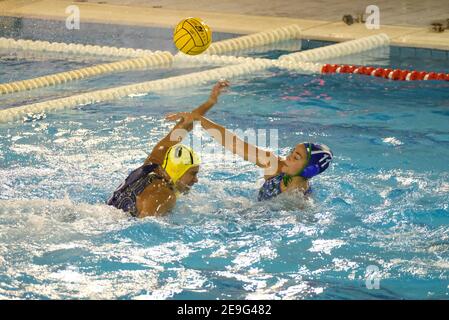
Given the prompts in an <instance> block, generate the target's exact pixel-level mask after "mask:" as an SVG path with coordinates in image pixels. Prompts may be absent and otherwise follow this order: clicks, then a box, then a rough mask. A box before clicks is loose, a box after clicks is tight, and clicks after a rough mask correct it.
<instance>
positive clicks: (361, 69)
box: [321, 64, 449, 81]
mask: <svg viewBox="0 0 449 320" xmlns="http://www.w3.org/2000/svg"><path fill="white" fill-rule="evenodd" d="M321 73H355V74H364V75H367V76H373V77H380V78H385V79H390V80H399V81H414V80H442V81H449V73H436V72H426V71H410V70H401V69H394V70H393V69H389V68H386V69H385V68H374V67H365V66H351V65H347V64H325V65H324V66H323V67H322V68H321Z"/></svg>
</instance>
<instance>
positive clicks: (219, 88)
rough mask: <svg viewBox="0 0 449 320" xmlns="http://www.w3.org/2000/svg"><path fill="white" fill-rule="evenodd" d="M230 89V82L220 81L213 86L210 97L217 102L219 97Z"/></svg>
mask: <svg viewBox="0 0 449 320" xmlns="http://www.w3.org/2000/svg"><path fill="white" fill-rule="evenodd" d="M227 87H229V81H228V80H220V81H218V82H217V84H216V85H215V86H213V88H212V91H211V93H210V97H211V98H212V99H214V100H217V98H218V96H219V95H220V94H221V93H222V92H223V91H224V90H225V89H226V88H227Z"/></svg>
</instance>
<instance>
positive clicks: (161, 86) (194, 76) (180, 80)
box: [0, 59, 273, 122]
mask: <svg viewBox="0 0 449 320" xmlns="http://www.w3.org/2000/svg"><path fill="white" fill-rule="evenodd" d="M256 60H257V61H251V62H248V63H244V64H239V65H232V66H227V67H222V68H216V69H212V70H206V71H201V72H195V73H190V74H186V75H182V76H176V77H170V78H166V79H160V80H153V81H147V82H142V83H137V84H132V85H126V86H120V87H116V88H110V89H104V90H97V91H92V92H87V93H84V94H79V95H74V96H70V97H66V98H60V99H55V100H50V101H44V102H39V103H33V104H29V105H25V106H21V107H15V108H9V109H5V110H0V122H10V121H15V120H19V119H21V118H22V119H23V118H26V117H27V116H29V115H32V114H41V113H45V112H49V111H55V110H62V109H66V108H73V107H76V106H82V105H87V104H90V103H95V102H104V101H111V100H114V99H119V98H123V97H126V96H129V95H133V94H145V93H148V92H158V91H163V90H170V89H174V88H183V87H189V86H192V85H198V84H203V83H206V82H209V81H217V80H219V79H222V78H234V77H237V76H241V75H245V74H249V73H253V72H256V71H261V70H264V69H266V68H268V67H270V66H272V65H273V63H272V61H271V60H268V59H256Z"/></svg>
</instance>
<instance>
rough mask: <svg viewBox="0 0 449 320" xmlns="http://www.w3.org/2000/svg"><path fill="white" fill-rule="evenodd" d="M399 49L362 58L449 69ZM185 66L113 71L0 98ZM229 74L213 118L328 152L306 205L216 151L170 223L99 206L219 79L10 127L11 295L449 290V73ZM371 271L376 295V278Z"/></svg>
mask: <svg viewBox="0 0 449 320" xmlns="http://www.w3.org/2000/svg"><path fill="white" fill-rule="evenodd" d="M166 38H167V39H168V38H169V36H167V37H166ZM93 39H95V37H94V38H93ZM69 40H70V39H67V41H69ZM308 45H311V43H310V42H307V41H305V42H304V46H303V47H306V49H307V46H308ZM321 45H323V44H321ZM402 49H404V48H402ZM404 50H405V49H404ZM399 51H400V50H399V49H397V48H391V50H390V51H387V52H379V53H376V54H373V53H367V54H364V55H359V56H358V57H356V58H357V59H358V60H359V61H365V62H369V63H371V64H373V65H392V66H399V67H401V68H410V69H413V68H416V69H423V68H424V69H425V70H438V71H439V70H441V71H445V72H449V67H448V60H447V59H445V58H444V55H443V54H442V55H439V54H440V52H438V53H437V54H438V56H431V55H429V56H427V55H426V56H425V57H423V56H420V55H419V53H418V55H417V53H416V51H415V53H414V54H415V55H414V56H413V55H410V54H408V55H407V56H401V55H402V53H401V52H399ZM280 54H282V51H271V52H268V53H263V54H260V55H263V56H266V57H271V58H276V57H277V56H279V55H280ZM3 57H4V56H3ZM446 57H447V55H446ZM43 61H44V63H47V66H48V70H47V71H49V72H51V71H56V69H54V70H53V69H51V68H52V64H51V63H50V62H45V59H44V60H43ZM60 62H61V63H62V65H63V66H62V68H71V67H72V66H71V65H70V61H68V62H67V65H64V62H63V61H60ZM337 62H338V61H337ZM85 63H93V62H92V61H90V62H85ZM25 65H26V66H27V71H26V72H32V71H33V70H32V69H33V68H39V65H40V64H39V63H36V64H35V63H33V62H32V61H31V62H30V60H22V59H16V58H14V57H12V58H10V59H2V56H0V66H1V68H2V70H7V69H8V68H9V69H8V70H12V69H15V70H21V66H25ZM30 68H31V69H30ZM184 72H187V71H186V70H184V71H182V70H156V71H154V72H153V71H148V72H146V73H127V74H123V75H119V76H117V75H113V76H111V75H109V76H104V77H101V78H99V79H93V80H91V82H89V84H86V83H83V82H77V83H71V84H67V85H65V86H60V87H55V88H47V89H43V90H38V91H37V92H28V93H26V94H22V95H19V94H18V95H12V96H7V97H6V96H5V97H1V98H0V99H2V100H0V101H1V102H2V104H3V105H4V106H11V105H21V104H24V103H29V102H30V101H39V100H40V99H50V98H52V97H56V96H60V95H61V93H60V92H61V91H64V92H65V93H66V94H69V93H74V92H82V91H86V90H87V91H88V90H89V89H90V90H92V88H100V87H113V86H118V85H121V84H123V83H128V82H132V81H131V80H133V79H134V81H144V80H148V79H156V78H158V77H164V76H167V75H168V74H170V75H173V74H178V73H184ZM8 77H9V75H8V74H7V72H3V73H0V82H5V81H8V80H7V78H8ZM231 83H232V87H231V89H230V91H229V92H228V93H226V94H223V96H222V97H221V98H220V102H219V103H218V104H217V105H216V106H215V107H214V109H213V110H211V112H210V113H209V116H210V118H211V119H213V120H215V121H217V122H219V123H221V124H223V125H225V126H226V127H228V128H231V129H241V130H245V129H254V130H257V129H263V130H269V129H277V130H278V134H279V148H278V149H279V150H277V151H278V152H279V153H280V154H281V155H286V154H287V152H288V151H289V150H290V148H291V147H293V146H294V145H295V144H296V143H298V142H302V141H315V142H322V143H325V144H327V145H328V146H330V147H331V148H332V150H333V152H334V155H335V158H334V160H335V161H334V163H333V164H332V166H331V167H330V169H328V170H327V171H326V172H325V173H324V174H323V175H321V176H318V177H316V178H314V179H313V180H312V186H313V190H314V193H313V196H312V197H311V199H303V198H302V197H300V196H299V195H297V196H290V197H284V196H281V197H280V198H278V199H276V201H273V202H271V203H258V202H257V201H256V196H257V191H258V188H259V186H260V185H261V183H262V180H261V177H262V172H260V171H259V170H258V169H256V168H255V167H254V166H253V165H251V164H249V163H246V162H244V161H241V160H239V159H235V158H233V157H232V156H231V155H229V154H226V155H224V156H217V155H214V154H212V153H211V152H206V151H204V152H203V153H202V161H203V165H202V169H201V172H200V176H199V180H200V181H199V183H198V184H197V185H196V186H195V187H194V189H193V191H192V192H191V193H190V194H189V195H187V196H184V197H182V198H180V200H179V202H178V204H177V206H176V209H175V210H174V212H172V213H171V214H169V215H167V216H166V217H163V218H145V219H141V220H136V219H134V218H130V217H128V216H127V215H126V214H124V213H123V212H121V211H119V210H116V209H114V208H111V207H108V206H106V205H105V204H104V202H105V200H106V199H107V198H108V197H109V195H110V194H111V192H112V191H113V190H114V189H115V187H116V186H117V185H118V184H119V183H120V182H121V180H122V179H123V178H125V177H126V175H127V173H128V172H129V171H130V170H132V169H134V168H136V167H137V166H139V165H140V164H142V162H143V160H144V159H145V158H146V155H147V153H148V152H149V151H150V150H151V148H152V147H153V146H154V145H155V144H156V143H157V141H158V140H159V139H161V138H162V137H163V136H164V135H165V134H166V133H167V132H168V131H169V129H170V127H171V125H172V124H171V123H168V122H166V121H164V120H163V119H164V114H165V113H168V112H174V111H182V110H191V109H192V108H194V107H195V106H197V105H199V104H200V103H202V102H203V101H204V100H205V99H206V98H207V96H208V94H209V90H210V87H211V86H212V83H210V84H207V85H204V86H200V87H195V88H187V89H182V90H176V91H167V92H165V93H163V94H152V93H150V94H148V95H145V96H139V97H128V98H125V99H121V100H117V101H114V102H108V103H99V104H95V105H89V106H84V107H80V108H76V109H73V110H65V111H61V112H58V113H49V114H47V115H46V117H44V118H42V119H40V120H33V119H25V120H24V121H20V122H16V123H10V124H0V137H1V139H0V186H1V189H0V298H28V299H49V298H50V299H65V298H76V299H78V298H80V299H95V298H98V299H415V298H418V299H447V297H448V294H449V288H448V286H449V226H448V225H449V207H448V203H449V196H448V195H449V172H448V169H447V168H448V166H447V159H448V158H449V132H448V129H447V128H448V126H447V123H448V120H449V118H448V117H449V83H448V82H437V81H428V82H392V81H386V80H384V79H378V78H371V77H362V76H357V75H318V76H308V75H307V76H306V75H300V74H296V73H290V72H286V71H282V70H277V69H272V70H268V71H264V72H259V73H257V74H252V75H248V76H246V77H241V78H236V79H232V80H231ZM194 134H195V135H197V136H200V135H202V136H203V138H204V146H206V147H211V146H213V145H214V142H213V141H212V140H210V139H209V138H208V137H207V135H205V134H204V133H201V130H199V129H198V130H196V131H195V133H194ZM372 269H376V270H378V272H377V279H378V284H379V286H378V289H376V288H377V286H375V288H373V289H369V288H368V287H369V286H368V287H367V282H366V280H367V270H372ZM368 282H369V284H373V283H374V284H376V282H375V281H368Z"/></svg>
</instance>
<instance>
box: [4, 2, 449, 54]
mask: <svg viewBox="0 0 449 320" xmlns="http://www.w3.org/2000/svg"><path fill="white" fill-rule="evenodd" d="M99 2H100V3H95V2H87V1H65V0H3V1H1V0H0V15H3V16H15V17H28V18H38V19H55V20H65V19H66V18H67V17H68V16H69V14H67V13H66V12H65V11H66V8H67V7H68V6H69V5H76V6H78V7H79V9H80V16H81V28H82V23H83V22H99V23H112V24H124V25H136V26H150V27H151V26H153V27H154V26H157V27H174V26H175V25H176V23H177V22H179V21H180V20H181V19H183V18H185V17H188V16H196V17H201V18H202V19H203V20H205V21H207V23H208V25H209V26H210V27H211V28H212V30H213V31H218V32H230V33H238V34H248V33H254V32H259V31H264V30H270V29H273V28H276V27H281V26H286V25H291V24H297V25H299V27H300V28H301V29H302V32H301V37H302V38H304V39H316V40H327V41H346V40H352V39H357V38H361V37H365V36H369V35H374V34H378V33H386V34H387V35H388V36H389V37H390V39H391V44H392V45H396V46H407V47H419V48H432V49H443V50H449V30H445V31H444V32H441V33H436V32H432V31H431V30H430V26H429V25H427V23H430V22H429V21H430V19H431V18H432V17H434V18H435V19H436V18H440V19H441V18H442V17H445V15H446V14H447V17H446V18H448V19H449V5H448V4H447V1H444V0H442V1H438V0H434V1H429V2H425V5H426V6H427V7H430V9H431V10H430V11H429V10H427V11H426V10H424V9H419V8H420V7H414V8H415V11H413V10H411V11H410V10H409V11H410V14H412V16H410V14H409V15H408V16H407V15H406V17H407V19H405V18H404V15H403V14H402V15H400V14H399V13H398V16H396V18H397V20H398V21H400V22H401V25H400V26H399V25H381V26H380V29H377V30H369V29H367V28H366V27H365V25H364V24H361V23H355V24H353V25H350V26H348V25H346V24H345V23H343V22H342V21H341V17H342V16H343V14H352V15H355V14H356V12H355V10H348V9H347V7H345V6H342V1H340V3H339V4H337V5H335V7H334V4H332V1H329V0H324V1H319V0H317V1H315V2H317V3H320V5H324V6H326V5H327V6H328V7H329V8H332V9H330V10H331V11H332V15H330V14H327V15H325V14H324V15H319V12H318V11H320V10H321V8H320V7H315V11H313V10H312V9H313V8H312V9H311V7H310V6H311V1H305V3H306V5H308V7H307V6H306V7H303V8H304V10H306V9H307V10H309V11H310V12H316V14H315V15H313V14H308V16H309V17H313V18H315V19H314V20H311V19H298V18H295V16H301V14H300V13H296V14H295V12H296V11H298V7H299V9H301V8H302V7H300V5H299V4H298V2H297V1H295V0H287V1H283V0H280V2H282V4H283V5H282V6H279V7H282V10H283V11H282V12H281V13H279V10H277V8H278V6H275V4H276V3H277V2H276V1H271V2H269V1H265V0H261V1H254V0H253V1H250V0H242V2H241V3H240V2H226V1H225V2H223V1H222V2H219V1H214V0H209V1H203V0H196V1H191V0H186V1H182V2H181V1H146V2H145V1H139V0H134V1H121V4H110V2H117V3H119V1H115V0H112V1H108V3H104V2H106V1H104V2H101V1H99ZM347 2H348V3H350V1H343V3H344V4H345V3H347ZM380 2H382V3H384V2H385V1H380ZM402 2H404V0H402V1H398V2H395V5H396V6H399V7H400V8H402V9H403V7H401V6H400V4H401V3H402ZM406 2H407V3H409V2H412V3H413V2H416V4H417V5H418V4H419V3H420V2H419V1H415V0H410V1H406ZM444 2H446V4H444ZM193 3H195V4H193ZM230 3H231V5H230ZM441 3H442V4H443V6H439V4H441ZM220 5H221V6H222V7H220ZM223 5H227V7H223ZM288 5H290V7H291V10H289V7H288ZM395 5H391V4H390V5H389V7H385V8H387V9H388V13H386V14H385V15H386V17H385V18H386V20H387V21H394V19H393V18H394V17H395V16H394V15H392V14H391V11H394V10H399V9H400V8H399V9H394V6H395ZM239 6H240V7H239ZM270 6H271V7H270ZM301 6H302V4H301ZM385 6H387V4H385ZM421 6H422V3H421ZM379 7H380V10H381V23H382V17H383V16H382V10H383V9H382V8H384V7H382V5H379ZM187 8H191V10H187ZM195 8H201V10H195ZM242 8H243V9H242ZM270 8H271V9H270ZM360 8H363V9H364V8H365V7H364V6H358V9H360ZM251 9H253V10H251ZM295 10H296V11H295ZM338 10H341V16H340V18H337V17H338V16H339V15H338V12H339V11H338ZM343 10H346V11H343ZM416 10H418V11H416ZM420 10H421V11H420ZM361 11H363V10H359V11H358V12H361ZM241 12H244V13H245V14H239V13H241ZM253 12H254V13H256V14H259V15H253V14H248V13H253ZM289 12H290V13H289ZM398 12H402V13H403V10H402V11H398ZM270 13H273V15H276V14H277V15H280V14H282V15H283V16H269V14H270ZM288 13H289V14H288ZM285 15H289V16H285ZM413 15H415V16H416V18H414V17H413ZM423 15H427V20H426V19H419V18H418V17H420V16H421V17H422V16H423ZM400 17H402V20H401V19H399V18H400ZM318 18H320V19H318ZM404 19H405V20H404ZM413 21H416V23H414V24H413Z"/></svg>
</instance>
